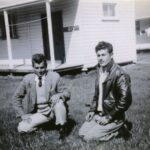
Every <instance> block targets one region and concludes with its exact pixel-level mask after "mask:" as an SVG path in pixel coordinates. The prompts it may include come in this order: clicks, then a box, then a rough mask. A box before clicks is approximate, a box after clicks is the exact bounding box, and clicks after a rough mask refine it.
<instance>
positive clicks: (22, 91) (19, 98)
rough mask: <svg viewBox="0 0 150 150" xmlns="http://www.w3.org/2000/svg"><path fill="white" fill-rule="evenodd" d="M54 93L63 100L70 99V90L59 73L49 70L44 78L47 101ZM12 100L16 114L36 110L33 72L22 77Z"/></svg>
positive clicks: (20, 114)
mask: <svg viewBox="0 0 150 150" xmlns="http://www.w3.org/2000/svg"><path fill="white" fill-rule="evenodd" d="M55 94H59V95H60V96H61V98H62V99H63V101H66V100H69V99H70V92H69V91H68V89H67V87H66V85H65V84H64V82H63V80H62V78H61V77H60V75H59V74H58V73H56V72H52V71H49V72H47V74H46V78H45V96H46V100H47V102H50V99H51V97H52V96H53V95H55ZM13 102H14V103H13V105H14V108H15V110H16V114H17V116H22V115H24V114H27V113H32V112H33V111H36V107H37V105H36V104H37V93H36V81H35V74H34V73H31V74H28V75H26V76H25V77H24V78H23V80H22V82H21V83H20V85H19V87H18V88H17V90H16V92H15V94H14V96H13Z"/></svg>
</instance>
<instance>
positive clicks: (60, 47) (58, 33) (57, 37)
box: [41, 11, 65, 63]
mask: <svg viewBox="0 0 150 150" xmlns="http://www.w3.org/2000/svg"><path fill="white" fill-rule="evenodd" d="M51 15H52V30H53V40H54V54H55V60H56V61H60V62H61V63H64V62H65V48H64V36H63V23H62V12H61V11H57V12H52V14H51ZM44 17H46V14H42V15H41V18H44ZM41 23H42V36H43V46H44V54H45V56H46V59H47V60H50V45H49V39H48V27H47V19H42V22H41Z"/></svg>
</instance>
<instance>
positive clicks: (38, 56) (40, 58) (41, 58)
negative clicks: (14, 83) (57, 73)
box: [32, 53, 47, 67]
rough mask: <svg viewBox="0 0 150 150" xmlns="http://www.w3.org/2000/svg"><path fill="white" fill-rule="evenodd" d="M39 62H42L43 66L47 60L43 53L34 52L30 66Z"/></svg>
mask: <svg viewBox="0 0 150 150" xmlns="http://www.w3.org/2000/svg"><path fill="white" fill-rule="evenodd" d="M41 62H44V65H45V67H47V61H46V58H45V56H44V55H43V54H40V53H38V54H34V55H33V56H32V66H33V67H34V64H35V63H37V64H40V63H41Z"/></svg>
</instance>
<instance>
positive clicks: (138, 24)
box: [136, 21, 141, 35]
mask: <svg viewBox="0 0 150 150" xmlns="http://www.w3.org/2000/svg"><path fill="white" fill-rule="evenodd" d="M140 32H141V31H140V21H136V34H137V35H140Z"/></svg>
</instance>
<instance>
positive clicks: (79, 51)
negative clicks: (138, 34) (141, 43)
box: [0, 0, 136, 69]
mask: <svg viewBox="0 0 150 150" xmlns="http://www.w3.org/2000/svg"><path fill="white" fill-rule="evenodd" d="M134 12H135V5H134V0H52V1H50V0H49V1H48V0H22V1H21V0H7V1H5V0H4V1H2V0H1V1H0V66H5V68H7V66H9V68H11V69H13V68H15V69H17V67H18V65H19V66H20V65H22V66H25V65H28V64H31V62H30V61H31V56H32V54H34V53H44V54H45V55H46V57H47V60H48V61H49V65H50V67H51V68H53V69H59V68H63V67H64V68H65V67H72V66H80V67H81V66H82V67H83V68H88V67H92V66H94V65H95V64H96V63H97V59H96V55H95V46H96V44H97V43H98V42H99V41H107V42H110V43H112V44H113V47H114V59H115V61H116V62H118V63H125V62H132V61H133V62H136V44H135V14H134ZM5 29H6V32H5ZM49 43H50V44H49Z"/></svg>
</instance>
